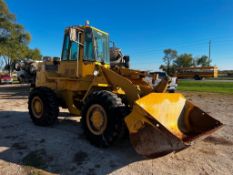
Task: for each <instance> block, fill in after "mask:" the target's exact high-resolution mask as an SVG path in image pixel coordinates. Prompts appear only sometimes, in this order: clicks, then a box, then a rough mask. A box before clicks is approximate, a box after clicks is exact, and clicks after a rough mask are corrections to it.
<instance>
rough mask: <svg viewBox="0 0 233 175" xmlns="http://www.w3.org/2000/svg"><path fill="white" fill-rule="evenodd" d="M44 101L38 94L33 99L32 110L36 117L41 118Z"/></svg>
mask: <svg viewBox="0 0 233 175" xmlns="http://www.w3.org/2000/svg"><path fill="white" fill-rule="evenodd" d="M43 110H44V109H43V102H42V100H41V99H40V97H38V96H36V97H34V98H33V99H32V112H33V115H34V116H35V117H36V118H41V117H42V114H43Z"/></svg>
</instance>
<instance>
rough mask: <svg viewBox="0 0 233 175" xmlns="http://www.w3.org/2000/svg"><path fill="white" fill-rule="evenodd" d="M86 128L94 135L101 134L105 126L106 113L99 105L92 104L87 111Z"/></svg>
mask: <svg viewBox="0 0 233 175" xmlns="http://www.w3.org/2000/svg"><path fill="white" fill-rule="evenodd" d="M86 123H87V127H88V129H89V130H90V131H91V132H92V133H93V134H95V135H101V134H103V132H104V131H105V129H106V127H107V114H106V112H105V110H104V108H103V107H102V106H101V105H98V104H94V105H92V106H91V107H89V109H88V111H87V117H86Z"/></svg>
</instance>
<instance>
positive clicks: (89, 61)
mask: <svg viewBox="0 0 233 175" xmlns="http://www.w3.org/2000/svg"><path fill="white" fill-rule="evenodd" d="M147 75H148V74H147V72H144V71H139V70H132V69H128V68H125V67H117V66H114V68H111V67H110V58H109V35H108V34H107V33H105V32H103V31H101V30H99V29H96V28H94V27H91V26H89V25H84V26H72V27H68V28H66V29H65V33H64V42H63V49H62V56H61V60H54V61H51V62H43V63H40V64H39V66H38V71H37V75H36V83H35V87H34V88H33V89H32V90H31V92H30V95H29V101H28V109H29V114H30V116H31V119H32V121H33V122H34V124H36V125H40V126H49V125H53V124H54V123H55V122H56V120H57V118H58V115H59V107H63V108H68V110H69V112H70V113H71V114H74V115H78V116H81V124H82V127H83V130H84V133H85V135H86V137H87V139H88V140H89V141H90V142H91V143H92V144H94V145H95V146H98V147H108V146H110V145H112V144H113V143H114V142H115V141H116V140H117V139H118V138H119V137H120V136H121V135H122V131H123V130H124V127H125V126H126V128H127V129H128V133H129V136H130V140H131V143H132V145H133V147H134V148H135V150H136V152H138V153H139V154H141V155H143V156H146V157H156V156H161V155H165V154H167V153H170V152H176V151H179V150H182V149H184V148H186V147H188V146H189V145H190V144H191V142H192V141H193V140H196V139H197V138H200V137H201V136H206V135H208V134H210V133H211V132H213V131H215V130H216V129H218V128H220V127H221V126H222V124H221V123H220V122H219V121H217V120H215V119H213V118H212V117H211V116H209V115H208V114H207V113H206V112H204V111H202V110H201V109H199V108H198V107H196V106H194V105H193V104H191V103H190V102H189V101H187V100H186V99H185V97H184V96H183V95H181V94H178V93H173V94H170V93H165V92H166V88H167V84H168V81H167V80H163V81H161V82H160V84H158V85H157V86H156V87H153V86H152V85H151V84H150V83H148V82H146V81H145V77H146V76H147Z"/></svg>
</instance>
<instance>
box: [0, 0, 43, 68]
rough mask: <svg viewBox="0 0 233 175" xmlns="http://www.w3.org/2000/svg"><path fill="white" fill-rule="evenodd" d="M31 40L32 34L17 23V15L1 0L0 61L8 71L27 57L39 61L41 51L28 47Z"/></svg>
mask: <svg viewBox="0 0 233 175" xmlns="http://www.w3.org/2000/svg"><path fill="white" fill-rule="evenodd" d="M30 40H31V36H30V34H29V33H28V32H26V31H25V29H24V27H23V26H22V25H20V24H17V23H16V18H15V15H13V14H12V13H10V11H9V9H8V7H7V5H6V3H5V2H4V1H3V0H0V59H1V61H3V62H4V65H5V67H6V68H7V70H9V71H11V70H12V68H11V65H12V64H13V63H14V62H15V61H17V60H20V59H23V58H27V57H31V58H32V59H38V57H39V56H40V51H39V50H38V49H34V50H31V49H30V48H29V47H28V44H29V42H30ZM38 55H39V56H38Z"/></svg>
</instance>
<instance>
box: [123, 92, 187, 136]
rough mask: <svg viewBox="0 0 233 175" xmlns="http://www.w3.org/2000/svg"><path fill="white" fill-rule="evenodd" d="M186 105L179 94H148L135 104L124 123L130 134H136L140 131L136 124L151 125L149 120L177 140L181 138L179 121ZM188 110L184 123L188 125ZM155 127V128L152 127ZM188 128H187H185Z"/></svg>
mask: <svg viewBox="0 0 233 175" xmlns="http://www.w3.org/2000/svg"><path fill="white" fill-rule="evenodd" d="M185 105H186V99H185V98H184V97H183V95H181V94H178V93H177V94H170V93H150V94H149V95H146V96H145V97H142V98H140V99H139V100H137V101H136V102H135V105H134V108H133V112H132V113H131V114H130V115H129V116H127V117H126V119H125V121H126V123H127V126H128V128H129V130H130V132H131V133H136V132H137V131H138V129H140V125H139V124H138V123H140V122H141V123H142V125H141V126H143V124H144V122H146V123H149V124H151V125H152V126H154V124H152V123H150V122H149V120H148V118H151V119H152V120H154V121H155V122H156V123H158V124H159V125H160V124H161V125H163V126H164V127H165V128H166V129H168V130H169V131H170V132H171V133H172V134H174V135H175V136H177V137H178V138H180V139H182V138H183V135H184V134H183V132H182V131H181V130H180V128H179V127H178V123H179V121H178V120H179V119H180V116H181V113H182V110H183V109H184V107H185ZM189 111H190V110H185V114H184V119H183V120H184V122H185V123H188V116H189ZM154 127H156V126H154ZM186 127H187V128H188V126H186Z"/></svg>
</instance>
